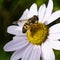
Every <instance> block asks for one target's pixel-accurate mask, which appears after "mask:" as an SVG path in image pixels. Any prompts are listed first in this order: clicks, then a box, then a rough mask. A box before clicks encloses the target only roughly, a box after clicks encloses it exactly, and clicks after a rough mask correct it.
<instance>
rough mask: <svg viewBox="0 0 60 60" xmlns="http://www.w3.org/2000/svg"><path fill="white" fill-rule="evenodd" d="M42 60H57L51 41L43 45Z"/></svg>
mask: <svg viewBox="0 0 60 60" xmlns="http://www.w3.org/2000/svg"><path fill="white" fill-rule="evenodd" d="M42 59H43V60H55V55H54V52H53V50H52V48H51V46H50V45H49V41H46V42H44V43H43V44H42Z"/></svg>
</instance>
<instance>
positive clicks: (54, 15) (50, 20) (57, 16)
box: [45, 10, 60, 25]
mask: <svg viewBox="0 0 60 60" xmlns="http://www.w3.org/2000/svg"><path fill="white" fill-rule="evenodd" d="M58 18H60V10H59V11H56V12H54V13H53V14H52V15H51V16H50V17H49V18H48V19H47V20H46V21H45V24H46V25H47V24H49V23H51V22H53V21H55V20H56V19H58Z"/></svg>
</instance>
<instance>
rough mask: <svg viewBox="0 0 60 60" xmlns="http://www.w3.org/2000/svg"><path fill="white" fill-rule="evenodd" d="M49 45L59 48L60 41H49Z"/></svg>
mask: <svg viewBox="0 0 60 60" xmlns="http://www.w3.org/2000/svg"><path fill="white" fill-rule="evenodd" d="M50 44H51V47H52V48H53V49H56V50H60V41H57V40H56V41H53V40H52V41H50Z"/></svg>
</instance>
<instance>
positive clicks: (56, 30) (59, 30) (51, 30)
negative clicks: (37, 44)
mask: <svg viewBox="0 0 60 60" xmlns="http://www.w3.org/2000/svg"><path fill="white" fill-rule="evenodd" d="M59 27H60V23H58V24H55V25H53V26H52V27H50V28H49V34H53V33H60V28H59Z"/></svg>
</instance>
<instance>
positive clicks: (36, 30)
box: [27, 23, 48, 45]
mask: <svg viewBox="0 0 60 60" xmlns="http://www.w3.org/2000/svg"><path fill="white" fill-rule="evenodd" d="M47 35H48V28H47V26H46V25H45V24H43V23H38V24H33V25H32V26H31V28H30V29H29V30H28V31H27V37H28V40H29V42H30V43H32V44H36V45H41V44H42V42H44V41H45V40H46V38H47Z"/></svg>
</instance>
